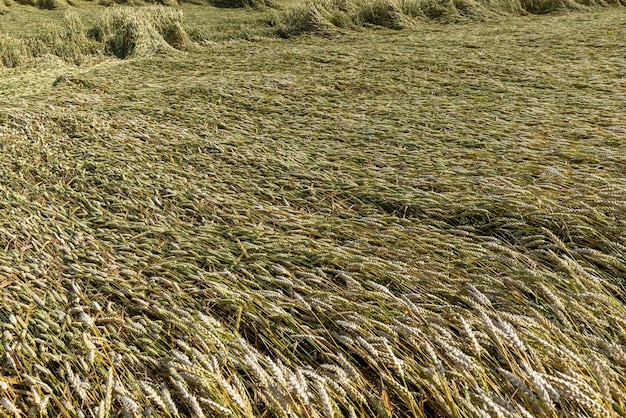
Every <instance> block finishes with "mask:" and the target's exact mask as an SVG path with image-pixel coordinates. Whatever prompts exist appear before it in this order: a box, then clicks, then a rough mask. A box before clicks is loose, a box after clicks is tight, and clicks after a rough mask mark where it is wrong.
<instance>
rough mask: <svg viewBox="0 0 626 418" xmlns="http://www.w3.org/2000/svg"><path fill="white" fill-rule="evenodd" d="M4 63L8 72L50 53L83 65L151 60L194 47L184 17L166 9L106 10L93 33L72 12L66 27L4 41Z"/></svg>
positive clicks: (155, 7) (67, 19) (50, 27)
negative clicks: (107, 59)
mask: <svg viewBox="0 0 626 418" xmlns="http://www.w3.org/2000/svg"><path fill="white" fill-rule="evenodd" d="M0 45H2V48H1V49H0V54H1V55H0V58H1V60H0V63H1V64H2V65H3V66H4V67H7V68H12V67H17V66H24V65H28V64H32V62H33V60H34V59H36V58H40V57H43V56H45V55H47V54H51V55H54V56H57V57H59V58H61V59H63V60H65V61H67V62H71V63H75V64H81V63H83V62H85V61H88V60H91V59H93V58H94V57H97V56H102V55H111V56H115V57H118V58H122V59H123V58H132V57H139V56H145V55H149V54H153V53H157V52H172V51H174V50H175V49H191V48H193V45H194V44H193V42H192V40H191V39H190V38H189V35H188V34H187V32H186V30H185V29H184V28H183V26H182V12H181V11H178V10H174V9H171V8H167V7H164V6H150V7H143V8H130V7H117V8H114V9H107V10H105V11H104V12H103V13H102V15H101V16H100V17H99V19H98V20H97V21H96V23H95V24H94V25H93V26H92V27H91V28H89V29H87V28H86V27H85V26H84V24H83V22H82V21H81V19H80V17H79V16H78V14H77V13H75V12H72V11H70V12H69V13H67V14H66V15H65V17H64V20H63V25H62V26H54V25H48V26H47V27H46V29H45V30H44V31H42V33H41V34H40V35H37V36H34V37H29V38H14V37H11V36H6V35H2V36H1V37H0Z"/></svg>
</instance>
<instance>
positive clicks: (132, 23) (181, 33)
mask: <svg viewBox="0 0 626 418" xmlns="http://www.w3.org/2000/svg"><path fill="white" fill-rule="evenodd" d="M89 35H90V36H91V37H93V38H94V39H95V40H96V41H97V42H100V43H102V44H103V45H104V52H105V53H106V54H111V55H115V56H116V57H118V58H128V57H136V56H142V55H146V54H148V53H153V52H157V51H167V50H171V49H172V48H177V49H182V48H185V47H189V46H190V44H191V40H190V39H189V36H188V35H187V33H186V32H185V30H184V29H183V27H182V12H180V11H178V10H174V9H170V8H166V7H163V6H155V7H148V8H140V9H133V8H127V7H120V8H114V9H109V10H107V11H105V12H104V14H103V15H102V17H101V18H100V20H99V22H98V23H97V24H96V25H95V27H94V28H93V29H91V30H90V32H89Z"/></svg>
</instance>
